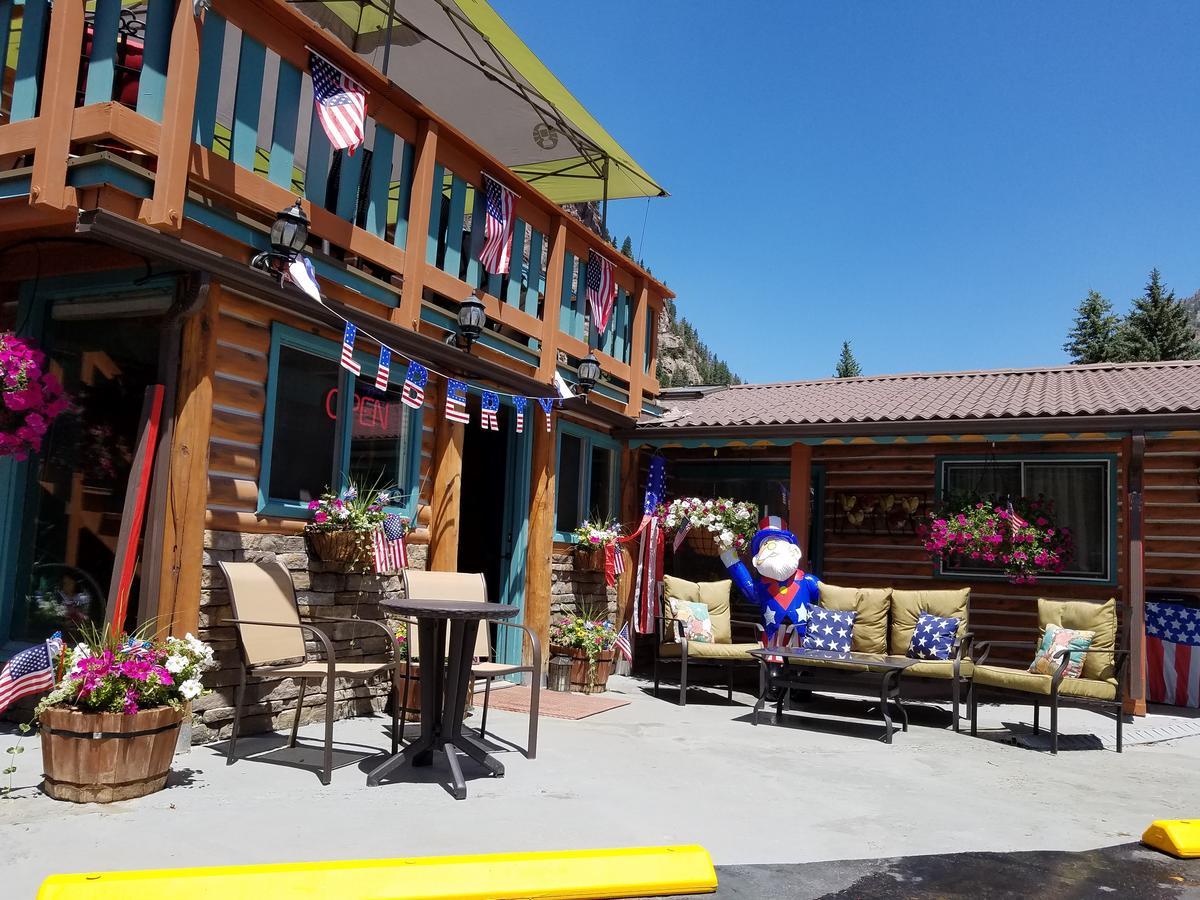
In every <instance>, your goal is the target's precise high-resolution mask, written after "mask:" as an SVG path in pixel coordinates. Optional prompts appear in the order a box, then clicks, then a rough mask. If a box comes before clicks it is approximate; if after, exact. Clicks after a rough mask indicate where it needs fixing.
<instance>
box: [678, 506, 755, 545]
mask: <svg viewBox="0 0 1200 900" xmlns="http://www.w3.org/2000/svg"><path fill="white" fill-rule="evenodd" d="M663 515H664V524H665V525H666V527H667V529H668V530H670V531H676V532H677V531H678V530H679V529H680V528H687V529H689V530H688V533H687V543H688V546H689V547H690V548H691V549H692V550H693V551H694V552H696V553H698V554H700V555H701V556H720V555H721V550H722V549H723V548H724V547H729V548H730V549H732V550H734V551H736V552H737V553H741V552H742V551H743V550H745V549H746V547H748V546H749V545H750V538H751V537H753V536H754V532H755V531H757V530H758V507H757V506H755V505H754V504H753V503H746V502H744V501H741V500H730V499H728V498H727V497H717V498H715V499H704V498H702V497H680V498H679V499H677V500H672V501H671V504H670V505H669V506H667V507H666V508H665V509H664V510H663Z"/></svg>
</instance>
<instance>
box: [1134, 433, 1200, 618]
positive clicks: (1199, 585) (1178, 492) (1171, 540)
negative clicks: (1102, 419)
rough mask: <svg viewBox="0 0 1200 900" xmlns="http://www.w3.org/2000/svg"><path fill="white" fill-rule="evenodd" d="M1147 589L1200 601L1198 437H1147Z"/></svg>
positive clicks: (1199, 474)
mask: <svg viewBox="0 0 1200 900" xmlns="http://www.w3.org/2000/svg"><path fill="white" fill-rule="evenodd" d="M1145 473H1146V474H1145V523H1146V555H1145V565H1146V589H1147V590H1148V591H1153V592H1156V593H1165V594H1171V595H1174V596H1180V597H1190V598H1193V599H1196V600H1200V435H1189V436H1178V437H1164V438H1153V437H1151V438H1148V439H1147V441H1146V460H1145Z"/></svg>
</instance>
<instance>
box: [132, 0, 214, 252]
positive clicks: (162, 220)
mask: <svg viewBox="0 0 1200 900" xmlns="http://www.w3.org/2000/svg"><path fill="white" fill-rule="evenodd" d="M200 27H201V26H200V20H199V19H197V18H196V15H195V13H194V11H193V9H192V5H191V4H190V3H180V4H179V5H178V6H177V7H176V8H175V22H174V24H173V25H172V26H171V49H170V60H171V64H170V67H169V68H168V70H167V85H166V94H165V96H164V100H163V122H162V131H161V133H160V137H159V141H158V170H157V172H156V173H155V176H154V195H153V196H152V197H150V199H148V200H145V201H143V202H142V210H141V219H142V220H143V221H144V222H145V223H146V224H147V225H153V226H154V227H155V228H161V229H162V230H164V231H178V230H179V229H180V228H181V227H183V201H184V198H185V197H186V195H187V181H188V166H189V164H190V159H191V153H192V113H193V110H194V107H195V105H196V77H197V74H198V73H199V71H200Z"/></svg>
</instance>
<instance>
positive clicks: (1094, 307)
mask: <svg viewBox="0 0 1200 900" xmlns="http://www.w3.org/2000/svg"><path fill="white" fill-rule="evenodd" d="M1120 328H1121V319H1120V317H1119V316H1116V315H1114V314H1113V311H1112V303H1110V302H1109V301H1108V300H1107V299H1106V298H1105V297H1104V296H1102V295H1101V294H1100V292H1099V291H1088V294H1087V296H1086V297H1084V298H1083V300H1081V301H1080V303H1079V307H1078V309H1076V310H1075V326H1074V327H1073V328H1072V329H1071V330H1070V331H1069V332H1068V333H1067V342H1066V343H1065V344H1063V350H1065V351H1066V352H1067V353H1069V354H1071V362H1073V363H1103V362H1118V361H1120V360H1121V359H1123V358H1124V356H1125V354H1124V352H1123V348H1122V347H1121V345H1120V341H1119V339H1118V334H1119V331H1120Z"/></svg>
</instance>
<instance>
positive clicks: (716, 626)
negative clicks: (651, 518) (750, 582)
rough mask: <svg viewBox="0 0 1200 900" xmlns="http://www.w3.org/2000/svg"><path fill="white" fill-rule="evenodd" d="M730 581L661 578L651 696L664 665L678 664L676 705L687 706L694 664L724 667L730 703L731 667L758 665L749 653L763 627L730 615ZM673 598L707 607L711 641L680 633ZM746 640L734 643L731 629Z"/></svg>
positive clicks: (657, 684) (655, 690)
mask: <svg viewBox="0 0 1200 900" xmlns="http://www.w3.org/2000/svg"><path fill="white" fill-rule="evenodd" d="M732 587H733V582H732V581H728V580H726V581H708V582H700V583H697V582H694V581H685V580H684V579H682V578H675V577H673V576H671V575H666V576H664V578H663V600H662V613H661V614H660V615H659V616H658V617H657V619H656V620H655V631H656V632H657V634H656V638H657V639H656V641H655V644H654V695H655V696H656V697H657V696H658V687H659V682H660V679H661V674H660V669H661V668H662V667H663V666H669V665H674V664H676V663H678V665H679V705H680V706H687V688H688V670H689V669H691V668H692V667H695V666H702V667H709V668H718V669H722V668H723V669H725V672H726V696H727V698H728V700H729V702H730V703H732V702H733V670H734V669H735V668H738V667H739V666H742V667H747V668H758V660H756V659H755V658H754V657H753V656H751V655H750V651H751V650H755V649H757V648H759V647H761V646H762V645H763V642H762V637H763V633H764V632H763V627H762V625H760V624H759V623H758V622H748V621H741V620H735V619H733V618H732V617H731V615H730V607H729V602H730V601H729V595H730V591H731V589H732ZM672 600H686V601H690V602H693V603H695V602H700V603H703V604H704V605H705V606H707V607H708V617H709V620H710V621H711V622H712V631H713V642H712V643H710V644H709V643H702V642H700V641H689V640H687V639H686V638H685V637H684V636H683V626H682V625H681V623H680V622H679V620H678V619H676V618H675V617H674V616H673V615H672V614H671V608H670V606H671V601H672ZM735 628H736V629H737V630H738V632H739V633H740V634H741V635H742V636H743V637H746V638H750V639H749V640H743V641H742V642H741V643H736V644H735V643H734V642H733V633H734V629H735Z"/></svg>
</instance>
